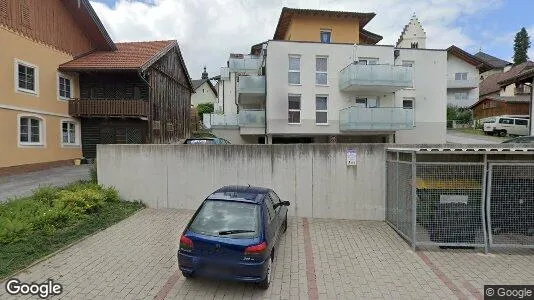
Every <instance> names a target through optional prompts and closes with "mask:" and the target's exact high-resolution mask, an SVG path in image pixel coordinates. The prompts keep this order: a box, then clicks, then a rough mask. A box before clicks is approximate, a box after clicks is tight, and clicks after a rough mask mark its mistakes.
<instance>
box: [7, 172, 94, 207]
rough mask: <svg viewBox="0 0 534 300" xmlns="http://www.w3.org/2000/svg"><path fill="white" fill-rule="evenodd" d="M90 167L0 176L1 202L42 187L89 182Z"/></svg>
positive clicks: (25, 194) (28, 193)
mask: <svg viewBox="0 0 534 300" xmlns="http://www.w3.org/2000/svg"><path fill="white" fill-rule="evenodd" d="M89 169H90V165H81V166H66V167H57V168H51V169H47V170H42V171H36V172H30V173H24V174H17V175H10V176H0V202H5V201H7V200H8V199H9V198H14V197H21V196H28V195H31V193H32V191H33V190H34V189H36V188H38V187H40V186H64V185H67V184H69V183H71V182H74V181H78V180H82V179H83V180H87V179H89V178H90V175H89Z"/></svg>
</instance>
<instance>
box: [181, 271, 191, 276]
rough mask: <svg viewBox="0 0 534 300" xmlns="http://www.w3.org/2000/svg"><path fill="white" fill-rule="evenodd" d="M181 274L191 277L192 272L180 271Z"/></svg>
mask: <svg viewBox="0 0 534 300" xmlns="http://www.w3.org/2000/svg"><path fill="white" fill-rule="evenodd" d="M182 275H183V276H184V277H185V278H191V277H193V273H190V272H185V271H182Z"/></svg>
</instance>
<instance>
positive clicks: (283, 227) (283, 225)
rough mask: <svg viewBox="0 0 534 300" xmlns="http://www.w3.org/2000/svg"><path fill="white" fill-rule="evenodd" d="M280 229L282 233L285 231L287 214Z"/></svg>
mask: <svg viewBox="0 0 534 300" xmlns="http://www.w3.org/2000/svg"><path fill="white" fill-rule="evenodd" d="M282 229H283V231H284V233H285V232H286V231H287V214H286V218H285V219H284V223H283V224H282Z"/></svg>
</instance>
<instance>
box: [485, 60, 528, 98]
mask: <svg viewBox="0 0 534 300" xmlns="http://www.w3.org/2000/svg"><path fill="white" fill-rule="evenodd" d="M533 67H534V62H531V61H527V62H524V63H521V64H519V65H516V66H513V67H512V68H511V69H510V70H508V72H504V73H497V74H493V75H490V76H488V77H486V79H484V80H483V81H482V82H480V84H479V94H480V96H484V95H487V94H491V93H496V92H498V91H500V90H501V85H500V84H499V83H500V82H507V81H508V80H509V79H511V78H514V77H516V76H517V75H519V74H520V73H521V72H523V71H524V70H528V69H531V68H533Z"/></svg>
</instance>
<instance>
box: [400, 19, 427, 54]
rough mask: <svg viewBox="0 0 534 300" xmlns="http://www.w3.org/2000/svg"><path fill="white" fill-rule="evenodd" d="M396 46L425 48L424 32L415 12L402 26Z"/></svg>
mask: <svg viewBox="0 0 534 300" xmlns="http://www.w3.org/2000/svg"><path fill="white" fill-rule="evenodd" d="M396 46H397V47H398V48H421V49H425V48H426V33H425V30H424V29H423V26H422V25H421V23H420V22H419V20H418V19H417V16H416V15H415V14H413V16H412V18H411V19H410V22H409V23H408V24H407V25H406V26H404V29H403V30H402V33H401V35H400V37H399V40H398V41H397V45H396Z"/></svg>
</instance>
